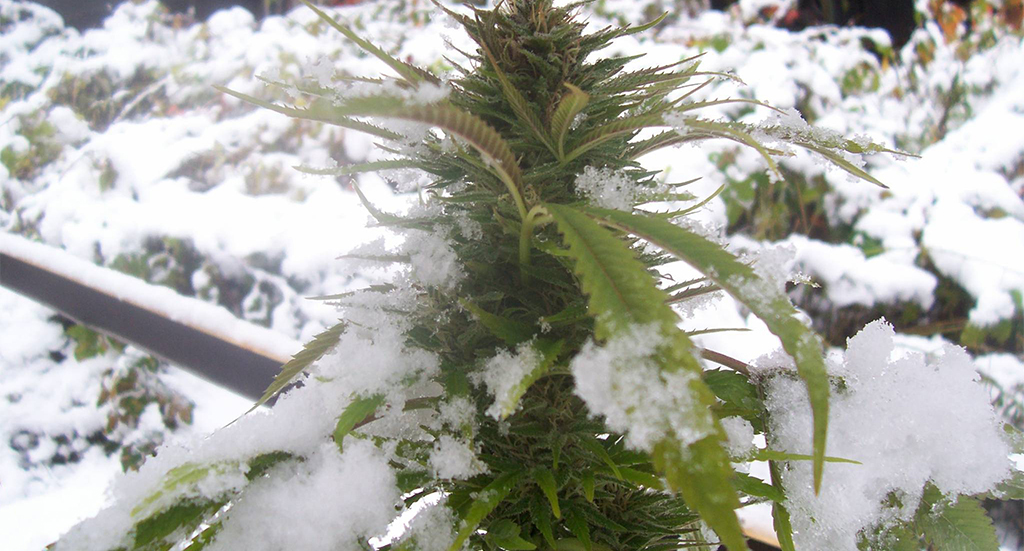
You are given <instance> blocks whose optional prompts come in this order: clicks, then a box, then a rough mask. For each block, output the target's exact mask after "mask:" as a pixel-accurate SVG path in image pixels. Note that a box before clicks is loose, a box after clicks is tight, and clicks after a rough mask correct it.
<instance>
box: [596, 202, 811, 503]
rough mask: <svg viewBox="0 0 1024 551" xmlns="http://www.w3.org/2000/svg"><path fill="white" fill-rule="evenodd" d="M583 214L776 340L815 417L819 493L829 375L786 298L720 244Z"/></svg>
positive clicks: (670, 227) (667, 227) (681, 231)
mask: <svg viewBox="0 0 1024 551" xmlns="http://www.w3.org/2000/svg"><path fill="white" fill-rule="evenodd" d="M587 212H588V213H590V215H591V216H593V217H594V218H595V219H596V220H598V221H599V222H600V223H602V224H604V225H607V226H609V227H613V228H616V229H619V230H621V231H624V232H627V233H630V234H632V235H636V236H637V237H640V238H642V239H644V240H646V241H648V242H650V243H652V244H654V245H656V246H658V247H660V248H661V249H663V250H665V251H666V252H669V253H671V254H673V255H675V256H676V257H678V258H679V259H681V260H683V261H684V262H686V263H687V264H689V265H690V266H693V267H694V268H696V269H697V270H698V271H700V272H701V273H703V274H704V275H705V276H707V277H708V278H710V279H711V280H712V281H714V282H715V283H716V284H717V285H719V286H720V287H721V288H723V289H725V290H726V292H728V293H729V294H730V295H732V296H733V298H735V299H736V300H737V301H739V302H741V303H743V304H744V305H746V306H747V307H748V308H750V310H751V311H752V312H753V313H754V314H755V315H756V316H757V317H759V318H761V320H762V321H764V323H765V325H767V326H768V330H769V331H771V332H772V333H773V334H775V335H776V336H777V337H779V339H780V340H781V341H782V347H783V349H784V350H785V351H786V353H787V354H789V355H790V356H791V357H792V358H793V359H794V361H795V362H796V367H797V373H798V374H799V375H800V378H801V379H803V381H804V383H805V384H806V385H807V393H808V395H809V396H810V402H811V410H812V412H813V415H814V423H813V425H814V427H813V431H814V432H813V437H814V449H813V456H814V466H813V470H814V487H815V489H817V488H820V486H821V476H822V465H823V464H824V461H825V436H826V434H827V429H828V397H829V383H828V374H827V372H826V370H825V360H824V358H823V357H822V352H821V351H822V343H821V338H820V337H818V336H817V334H815V333H814V332H813V331H812V330H811V329H809V328H808V327H807V326H805V325H804V324H803V323H802V322H801V321H800V320H799V318H798V317H797V311H796V308H794V307H793V304H792V303H791V302H790V301H789V299H788V298H787V297H786V295H785V294H783V293H782V292H780V291H779V290H778V289H776V288H775V287H774V286H773V285H772V284H771V283H769V282H766V281H764V280H762V279H761V278H760V277H759V276H758V275H757V274H756V273H754V271H753V269H751V268H750V267H749V266H747V265H746V264H743V263H742V262H740V261H739V260H738V259H737V258H736V257H735V256H733V255H732V254H731V253H729V252H728V251H726V250H725V249H723V248H722V247H721V246H720V245H718V244H717V243H714V242H713V241H710V240H709V239H707V238H705V237H703V236H701V235H699V234H697V233H695V232H692V231H690V230H687V229H685V228H682V227H679V226H676V225H674V224H672V223H671V222H667V221H665V220H660V219H658V218H655V217H648V216H642V215H634V214H629V213H625V212H621V211H614V210H608V209H597V208H591V209H588V210H587Z"/></svg>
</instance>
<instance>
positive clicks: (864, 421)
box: [766, 320, 1010, 551]
mask: <svg viewBox="0 0 1024 551" xmlns="http://www.w3.org/2000/svg"><path fill="white" fill-rule="evenodd" d="M894 335H895V332H894V331H893V328H892V326H891V325H889V324H887V323H886V322H885V321H884V320H880V321H877V322H873V323H871V324H868V325H867V327H865V328H864V329H863V330H862V331H860V332H859V333H858V334H857V335H856V336H854V337H853V338H851V339H850V340H849V344H848V347H847V351H846V354H845V357H844V360H843V362H842V363H841V364H839V365H833V366H832V368H831V370H830V371H831V374H832V375H833V376H836V377H840V378H841V380H842V383H841V384H840V386H839V387H838V388H836V389H834V390H833V392H832V399H831V400H830V412H829V432H828V439H827V442H828V447H827V450H826V455H829V456H833V457H841V458H845V459H852V460H856V461H859V462H860V463H861V464H859V465H855V464H842V463H828V464H826V465H825V474H824V482H823V483H822V490H821V493H820V494H819V495H815V493H814V490H813V488H814V485H813V484H812V480H811V465H810V462H806V461H805V462H789V463H788V464H787V466H786V467H785V468H784V469H783V473H782V479H783V483H784V484H785V486H786V494H787V498H788V501H787V503H788V506H787V507H788V509H789V511H790V513H791V515H792V521H793V529H794V540H795V541H796V544H797V546H798V547H799V548H801V549H835V550H837V551H847V550H848V551H853V550H856V549H858V547H857V534H858V532H861V531H865V530H867V529H870V528H872V527H874V526H876V525H878V524H879V523H882V522H885V521H889V520H892V519H897V518H898V519H903V520H908V519H910V518H911V516H912V515H913V514H914V512H915V511H916V510H917V505H918V504H919V503H920V499H921V495H922V492H923V489H924V487H925V483H927V482H931V483H933V484H934V485H935V486H936V487H938V488H939V489H940V490H941V491H942V492H943V493H944V494H946V495H950V496H955V495H972V494H977V493H982V492H985V491H988V490H991V489H993V488H994V487H995V485H996V483H998V482H1000V481H1002V480H1003V479H1005V478H1007V477H1008V476H1009V474H1010V462H1009V460H1008V455H1009V453H1010V449H1009V447H1008V445H1007V443H1006V442H1005V441H1004V440H1003V439H1002V437H1001V431H1000V429H999V426H1000V424H999V422H998V419H997V416H996V414H995V412H994V411H993V409H992V406H991V404H990V402H989V396H988V392H987V391H986V389H985V388H984V387H983V386H981V385H979V384H977V382H978V375H977V373H976V372H975V369H974V366H973V363H972V361H971V359H970V357H969V356H968V355H967V354H966V352H965V351H964V350H963V349H961V348H959V347H954V346H947V347H946V348H945V349H944V350H943V352H942V355H941V356H940V357H939V358H938V359H937V360H935V361H926V359H925V356H924V355H923V354H905V355H903V356H902V357H900V358H898V359H893V358H892V356H893V351H894V342H893V338H894ZM806 394H807V392H806V390H805V389H804V387H803V385H802V384H800V383H798V382H796V381H795V380H793V379H791V378H789V377H788V376H786V375H780V376H777V377H775V378H773V379H771V380H770V381H768V384H767V397H766V405H767V407H768V411H769V415H770V423H771V425H772V436H773V438H772V441H771V442H769V445H770V446H771V447H772V449H779V450H782V451H786V452H790V453H799V454H809V453H810V450H811V415H810V408H809V407H808V406H807V398H806ZM890 494H895V495H896V496H897V497H898V498H899V502H900V504H901V506H900V507H894V506H886V505H885V502H886V501H887V498H888V497H889V496H890ZM865 535H870V533H869V532H865Z"/></svg>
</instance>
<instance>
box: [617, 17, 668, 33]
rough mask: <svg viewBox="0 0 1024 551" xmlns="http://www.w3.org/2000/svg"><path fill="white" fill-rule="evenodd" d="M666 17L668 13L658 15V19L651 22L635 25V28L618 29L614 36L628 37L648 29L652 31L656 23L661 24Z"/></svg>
mask: <svg viewBox="0 0 1024 551" xmlns="http://www.w3.org/2000/svg"><path fill="white" fill-rule="evenodd" d="M666 17H668V12H665V13H663V14H661V15H659V16H658V17H656V18H654V19H653V20H651V21H648V22H647V23H644V24H643V25H637V26H635V27H623V28H622V29H620V30H619V31H618V32H617V33H616V35H617V36H629V35H631V34H637V33H642V32H644V31H646V30H648V29H652V28H654V27H656V26H657V25H658V23H661V22H662V21H664V20H665V18H666Z"/></svg>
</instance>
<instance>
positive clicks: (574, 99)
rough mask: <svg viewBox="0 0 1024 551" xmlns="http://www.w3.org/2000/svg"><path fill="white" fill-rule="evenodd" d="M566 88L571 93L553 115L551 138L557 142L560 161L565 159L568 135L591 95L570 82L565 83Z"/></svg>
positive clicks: (563, 99) (564, 98)
mask: <svg viewBox="0 0 1024 551" xmlns="http://www.w3.org/2000/svg"><path fill="white" fill-rule="evenodd" d="M565 87H566V88H568V89H569V93H568V94H566V95H565V96H564V97H563V98H562V101H561V102H559V103H558V108H557V109H555V112H554V114H552V115H551V138H552V139H553V140H554V141H555V148H556V149H557V152H556V155H558V159H559V160H562V159H564V158H565V135H566V133H568V132H569V128H570V127H571V126H572V122H573V120H574V119H575V118H576V115H578V114H579V112H580V111H582V110H583V108H584V107H586V106H587V103H588V102H590V95H589V94H587V93H586V92H584V91H583V90H580V89H579V88H577V87H575V86H573V85H572V84H569V83H568V82H566V83H565Z"/></svg>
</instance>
